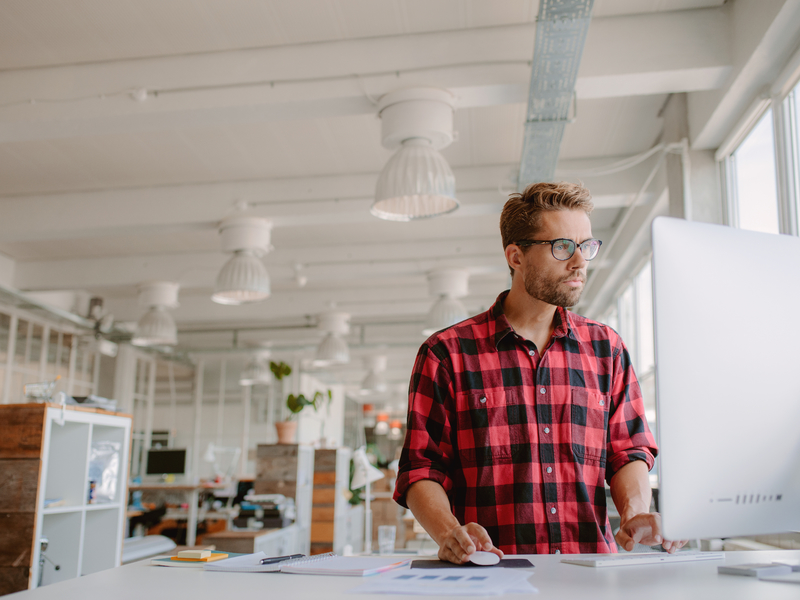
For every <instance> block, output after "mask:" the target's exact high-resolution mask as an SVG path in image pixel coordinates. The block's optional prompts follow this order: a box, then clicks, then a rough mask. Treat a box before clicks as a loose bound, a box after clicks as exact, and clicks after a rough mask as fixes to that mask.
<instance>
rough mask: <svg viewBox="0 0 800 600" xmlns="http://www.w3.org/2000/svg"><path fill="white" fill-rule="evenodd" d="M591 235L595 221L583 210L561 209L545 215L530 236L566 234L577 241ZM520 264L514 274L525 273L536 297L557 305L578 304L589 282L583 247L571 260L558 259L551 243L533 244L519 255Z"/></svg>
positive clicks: (528, 288) (545, 237) (547, 237)
mask: <svg viewBox="0 0 800 600" xmlns="http://www.w3.org/2000/svg"><path fill="white" fill-rule="evenodd" d="M591 237H592V224H591V222H590V221H589V217H588V215H587V214H586V213H585V212H584V211H582V210H558V211H551V212H546V213H544V214H543V215H542V224H541V227H540V228H539V230H538V231H536V232H532V234H531V235H530V236H529V239H532V240H555V239H558V238H566V239H569V240H573V241H574V242H575V243H576V246H577V244H581V243H583V242H584V241H586V240H588V239H590V238H591ZM520 261H521V268H519V269H517V271H516V273H515V275H514V276H515V277H518V276H520V275H521V276H522V280H523V282H524V284H525V291H526V292H527V293H528V294H529V295H530V296H531V297H533V298H536V299H537V300H540V301H542V302H546V303H547V304H552V305H554V306H563V307H569V306H575V305H576V304H577V303H578V300H579V299H580V297H581V293H582V292H583V287H584V285H585V284H586V268H587V265H588V263H587V262H586V259H584V258H583V255H582V254H581V251H580V248H577V247H576V248H575V253H574V254H573V255H572V258H570V259H569V260H556V259H555V258H554V257H553V253H552V251H551V246H549V245H535V246H530V247H529V248H528V249H527V250H526V252H524V253H523V256H522V257H521V259H520Z"/></svg>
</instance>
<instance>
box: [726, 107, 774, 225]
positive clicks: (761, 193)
mask: <svg viewBox="0 0 800 600" xmlns="http://www.w3.org/2000/svg"><path fill="white" fill-rule="evenodd" d="M772 122H773V119H772V110H767V111H766V112H765V113H764V115H763V116H762V117H761V119H759V121H758V123H757V124H756V126H755V127H753V129H752V130H751V131H750V133H749V134H748V135H747V137H746V138H745V139H744V140H743V141H742V143H741V144H740V145H739V147H738V148H737V149H736V151H735V152H734V153H733V156H732V160H731V164H732V166H733V173H734V185H735V188H736V189H735V198H736V204H737V206H736V208H737V216H738V222H737V225H738V226H739V227H741V228H742V229H752V230H754V231H763V232H765V233H779V232H780V220H779V217H778V189H777V180H776V171H775V136H774V133H773V127H772Z"/></svg>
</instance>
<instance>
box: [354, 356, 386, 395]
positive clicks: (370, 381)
mask: <svg viewBox="0 0 800 600" xmlns="http://www.w3.org/2000/svg"><path fill="white" fill-rule="evenodd" d="M364 363H365V365H366V367H367V369H368V372H367V376H366V377H364V380H363V381H362V382H361V388H360V389H359V393H361V394H362V395H370V394H381V393H383V392H385V391H386V387H387V386H386V379H385V377H384V375H383V372H384V371H386V364H387V358H386V356H385V355H382V354H378V355H374V356H368V357H366V358H365V359H364Z"/></svg>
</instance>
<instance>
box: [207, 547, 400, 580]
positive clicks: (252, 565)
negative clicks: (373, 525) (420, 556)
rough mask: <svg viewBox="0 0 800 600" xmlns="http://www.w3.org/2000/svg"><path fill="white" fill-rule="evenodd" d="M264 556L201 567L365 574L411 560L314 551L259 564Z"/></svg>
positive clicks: (225, 561)
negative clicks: (274, 562)
mask: <svg viewBox="0 0 800 600" xmlns="http://www.w3.org/2000/svg"><path fill="white" fill-rule="evenodd" d="M262 558H267V555H266V554H264V553H263V552H256V553H255V554H247V555H245V556H239V557H237V558H232V559H228V560H221V561H219V562H215V563H209V564H206V565H204V566H203V569H204V570H206V571H226V572H231V573H274V572H276V571H280V572H281V573H304V574H307V575H348V576H351V577H366V576H368V575H376V574H378V573H383V572H384V571H389V570H391V569H396V568H398V567H402V566H405V565H407V564H408V563H410V562H411V559H410V558H409V559H404V560H400V561H398V560H397V557H386V556H336V555H334V554H331V553H328V554H318V555H316V556H304V557H303V558H298V559H295V560H287V561H285V562H282V563H277V564H271V565H262V564H261V559H262Z"/></svg>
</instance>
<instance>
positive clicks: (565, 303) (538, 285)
mask: <svg viewBox="0 0 800 600" xmlns="http://www.w3.org/2000/svg"><path fill="white" fill-rule="evenodd" d="M522 275H523V279H522V280H523V282H524V283H525V291H526V292H528V295H530V296H532V297H533V298H536V299H537V300H541V301H542V302H547V304H552V305H554V306H562V307H564V308H568V307H570V306H575V305H576V304H577V303H578V300H580V297H581V293H582V292H583V286H581V287H579V288H570V287H566V288H565V287H559V286H560V285H561V283H563V282H564V281H569V280H572V279H576V278H577V279H580V280H581V281H583V282H585V281H586V276H585V275H584V274H582V273H572V274H571V275H567V276H566V277H565V278H562V279H559V280H557V281H554V280H552V279H547V278H546V277H545V276H544V275H542V274H539V273H536V272H535V271H534V272H531V273H523V274H522Z"/></svg>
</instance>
